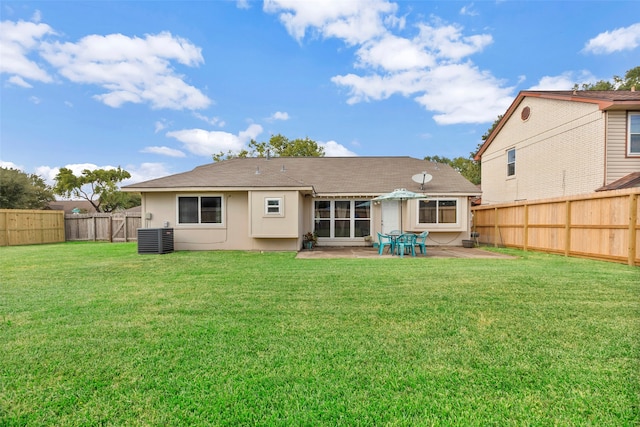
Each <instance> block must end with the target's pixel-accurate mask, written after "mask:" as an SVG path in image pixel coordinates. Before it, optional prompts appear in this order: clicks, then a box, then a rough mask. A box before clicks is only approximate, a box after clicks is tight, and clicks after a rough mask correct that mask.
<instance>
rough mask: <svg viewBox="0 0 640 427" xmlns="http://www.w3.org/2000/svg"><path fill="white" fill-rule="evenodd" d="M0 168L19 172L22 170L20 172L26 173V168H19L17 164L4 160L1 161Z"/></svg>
mask: <svg viewBox="0 0 640 427" xmlns="http://www.w3.org/2000/svg"><path fill="white" fill-rule="evenodd" d="M0 168H5V169H17V170H20V171H24V166H19V165H16V164H15V163H13V162H5V161H2V160H0Z"/></svg>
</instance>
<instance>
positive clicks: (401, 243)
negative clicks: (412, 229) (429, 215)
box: [378, 230, 429, 257]
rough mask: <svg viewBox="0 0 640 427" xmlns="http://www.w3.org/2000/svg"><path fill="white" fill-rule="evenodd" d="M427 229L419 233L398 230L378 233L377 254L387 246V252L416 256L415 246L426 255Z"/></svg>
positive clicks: (381, 252) (402, 255)
mask: <svg viewBox="0 0 640 427" xmlns="http://www.w3.org/2000/svg"><path fill="white" fill-rule="evenodd" d="M428 235H429V232H428V231H423V232H422V233H420V234H414V233H403V232H401V231H400V230H394V231H391V232H390V233H389V234H382V233H378V254H379V255H382V254H383V253H384V250H385V248H389V251H388V253H390V254H393V255H399V256H400V257H404V255H405V254H411V256H416V246H417V247H418V248H419V250H420V254H421V255H425V256H426V255H427V246H426V244H427V236H428Z"/></svg>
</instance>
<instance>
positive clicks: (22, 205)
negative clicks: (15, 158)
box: [0, 168, 55, 209]
mask: <svg viewBox="0 0 640 427" xmlns="http://www.w3.org/2000/svg"><path fill="white" fill-rule="evenodd" d="M53 200H55V198H54V196H53V191H52V190H51V187H49V186H48V185H47V184H46V183H45V182H44V180H43V179H42V178H41V177H39V176H38V175H34V174H27V173H25V172H22V171H21V170H18V169H12V168H0V208H2V209H44V208H46V207H47V204H48V203H49V202H51V201H53Z"/></svg>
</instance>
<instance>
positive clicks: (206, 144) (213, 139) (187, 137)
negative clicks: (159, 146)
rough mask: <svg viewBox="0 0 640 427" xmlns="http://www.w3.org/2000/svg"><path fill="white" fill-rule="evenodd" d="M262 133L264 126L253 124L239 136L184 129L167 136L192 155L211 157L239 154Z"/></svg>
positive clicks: (169, 133)
mask: <svg viewBox="0 0 640 427" xmlns="http://www.w3.org/2000/svg"><path fill="white" fill-rule="evenodd" d="M261 133H262V126H260V125H257V124H251V125H249V127H248V128H247V129H246V130H244V131H241V132H239V133H238V135H234V134H232V133H229V132H222V131H207V130H204V129H183V130H178V131H173V132H168V133H167V136H168V137H170V138H175V139H177V140H178V141H180V142H182V143H183V144H184V147H185V149H186V150H187V151H189V152H190V153H193V154H195V155H198V156H211V155H212V154H215V153H219V152H224V153H226V152H228V151H231V152H238V151H240V150H242V149H243V148H244V146H245V144H247V143H248V142H249V141H250V140H251V139H255V138H256V137H257V136H258V135H260V134H261Z"/></svg>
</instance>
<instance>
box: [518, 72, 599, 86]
mask: <svg viewBox="0 0 640 427" xmlns="http://www.w3.org/2000/svg"><path fill="white" fill-rule="evenodd" d="M597 80H598V79H596V78H595V77H594V76H593V74H591V73H589V72H588V71H581V72H580V73H574V72H572V71H566V72H564V73H562V74H560V75H557V76H544V77H542V78H541V79H540V81H539V82H538V84H536V85H534V86H532V87H530V88H529V90H571V89H572V88H573V85H574V84H578V85H581V84H583V83H594V82H596V81H597Z"/></svg>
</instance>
